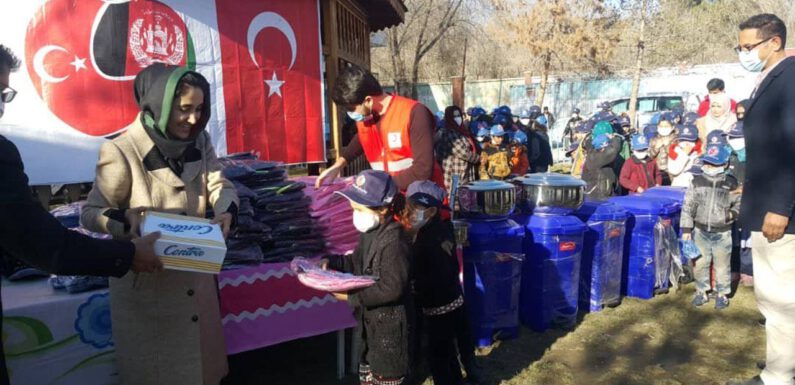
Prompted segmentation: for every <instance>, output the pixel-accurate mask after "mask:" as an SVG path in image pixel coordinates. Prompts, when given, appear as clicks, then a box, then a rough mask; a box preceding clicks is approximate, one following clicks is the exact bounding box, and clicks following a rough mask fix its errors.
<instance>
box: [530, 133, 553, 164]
mask: <svg viewBox="0 0 795 385" xmlns="http://www.w3.org/2000/svg"><path fill="white" fill-rule="evenodd" d="M525 134H527V141H528V142H527V160H528V161H529V162H530V172H533V173H536V172H546V171H547V170H548V169H549V167H550V166H552V163H553V160H552V147H550V145H549V140H548V139H544V135H543V134H541V133H539V132H537V131H534V130H531V129H526V130H525Z"/></svg>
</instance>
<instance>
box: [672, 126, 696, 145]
mask: <svg viewBox="0 0 795 385" xmlns="http://www.w3.org/2000/svg"><path fill="white" fill-rule="evenodd" d="M676 130H677V131H678V132H679V137H678V138H679V140H681V141H686V142H695V141H697V140H698V128H696V126H694V125H692V124H686V125H677V126H676Z"/></svg>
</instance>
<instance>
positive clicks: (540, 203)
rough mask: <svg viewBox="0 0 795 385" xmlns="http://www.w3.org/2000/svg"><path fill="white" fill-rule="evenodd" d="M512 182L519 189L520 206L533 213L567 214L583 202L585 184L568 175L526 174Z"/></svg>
mask: <svg viewBox="0 0 795 385" xmlns="http://www.w3.org/2000/svg"><path fill="white" fill-rule="evenodd" d="M512 182H513V183H515V184H516V185H518V186H520V187H521V191H522V192H521V194H520V196H519V203H520V206H521V207H522V208H523V209H526V210H529V211H531V212H534V213H555V214H568V213H570V212H572V211H575V210H577V209H579V208H580V206H582V204H583V202H584V201H585V185H586V184H585V182H584V181H583V180H581V179H578V178H575V177H572V176H569V175H563V174H555V173H539V174H527V175H525V176H521V177H517V178H514V179H513V180H512Z"/></svg>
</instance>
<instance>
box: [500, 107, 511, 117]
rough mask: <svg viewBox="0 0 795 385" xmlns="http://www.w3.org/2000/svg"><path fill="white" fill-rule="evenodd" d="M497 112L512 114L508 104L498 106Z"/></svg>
mask: <svg viewBox="0 0 795 385" xmlns="http://www.w3.org/2000/svg"><path fill="white" fill-rule="evenodd" d="M497 113H498V114H500V115H506V116H511V115H512V112H511V107H508V106H506V105H502V106H499V107H497Z"/></svg>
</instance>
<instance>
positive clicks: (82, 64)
mask: <svg viewBox="0 0 795 385" xmlns="http://www.w3.org/2000/svg"><path fill="white" fill-rule="evenodd" d="M69 64H70V65H72V66H74V67H75V72H79V71H80V70H81V69H87V68H86V59H85V58H83V59H81V58H79V57H77V56H75V61H73V62H71V63H69Z"/></svg>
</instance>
